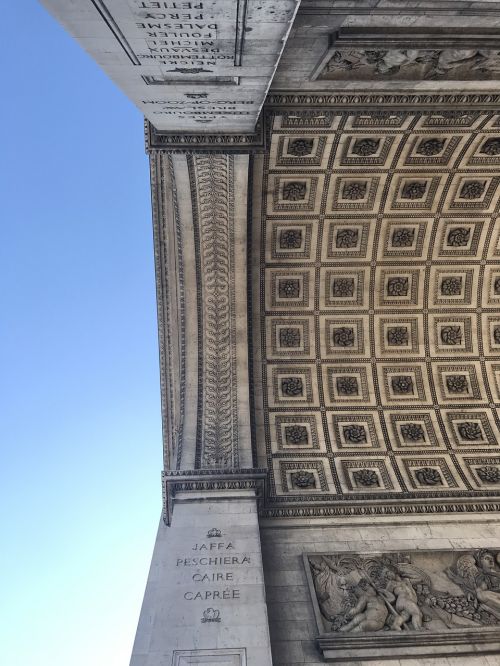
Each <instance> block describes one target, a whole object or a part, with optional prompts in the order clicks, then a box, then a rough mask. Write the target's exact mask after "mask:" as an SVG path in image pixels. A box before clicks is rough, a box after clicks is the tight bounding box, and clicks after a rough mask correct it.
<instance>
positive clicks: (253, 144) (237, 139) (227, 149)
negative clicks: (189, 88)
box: [144, 120, 265, 154]
mask: <svg viewBox="0 0 500 666" xmlns="http://www.w3.org/2000/svg"><path fill="white" fill-rule="evenodd" d="M144 134H145V142H146V152H147V153H149V154H151V153H153V152H155V151H166V152H169V153H180V154H200V153H222V154H228V153H238V154H246V153H253V152H262V151H264V150H265V134H264V127H263V124H262V122H261V121H260V120H259V121H258V122H257V125H256V127H255V132H253V133H252V134H224V133H220V134H219V133H210V134H207V133H201V132H200V133H199V134H193V133H191V132H185V133H183V132H175V133H173V132H161V131H159V130H157V129H156V128H155V127H154V126H153V125H152V124H151V123H150V122H149V121H148V120H146V121H145V123H144Z"/></svg>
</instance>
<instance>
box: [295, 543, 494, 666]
mask: <svg viewBox="0 0 500 666" xmlns="http://www.w3.org/2000/svg"><path fill="white" fill-rule="evenodd" d="M305 565H306V571H307V575H308V578H309V582H310V586H311V593H312V596H313V603H314V605H315V610H316V619H317V623H318V629H319V631H320V637H319V644H320V647H321V648H322V649H323V652H324V654H325V656H326V657H330V658H334V660H335V657H336V656H338V657H339V658H340V657H341V655H342V652H343V650H346V649H350V650H352V649H354V650H356V649H358V648H359V653H358V654H357V655H353V656H357V657H360V658H361V657H362V656H363V654H364V651H366V650H368V649H370V650H372V651H373V650H375V651H376V650H377V648H380V649H382V647H383V649H384V650H385V652H384V654H386V655H387V656H389V655H390V656H393V657H394V656H397V654H399V653H400V652H398V650H399V651H401V650H403V653H404V651H405V650H408V649H410V650H411V654H422V655H423V654H440V646H448V647H447V648H444V647H443V649H444V653H446V649H448V650H449V645H450V644H454V643H455V642H456V644H457V645H456V651H457V652H459V653H460V652H462V653H466V652H467V651H485V652H489V651H491V649H492V644H493V643H495V641H498V635H499V631H498V630H499V625H500V551H498V550H488V549H480V550H475V551H418V552H411V553H410V552H390V553H384V554H357V553H356V554H354V553H345V552H343V553H330V554H314V555H307V556H305ZM465 640H466V641H468V645H466V644H465ZM448 653H449V652H448ZM401 654H402V653H401Z"/></svg>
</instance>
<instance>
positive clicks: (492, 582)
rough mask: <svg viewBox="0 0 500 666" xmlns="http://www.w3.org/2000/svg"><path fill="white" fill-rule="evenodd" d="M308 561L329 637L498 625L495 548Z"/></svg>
mask: <svg viewBox="0 0 500 666" xmlns="http://www.w3.org/2000/svg"><path fill="white" fill-rule="evenodd" d="M429 469H430V468H429ZM308 562H309V566H310V570H311V574H312V580H313V583H314V592H315V594H316V598H317V600H318V605H319V608H320V611H321V615H322V617H323V618H324V627H325V630H326V631H327V632H334V633H339V634H342V633H354V632H363V633H368V634H370V633H378V632H395V633H396V632H397V633H399V632H425V633H426V634H428V635H429V634H431V633H432V632H438V633H440V634H442V633H446V631H447V630H449V629H455V630H456V629H457V628H461V627H462V628H474V627H476V628H478V627H488V626H495V625H499V624H500V566H499V565H500V552H499V551H496V550H495V551H492V550H487V549H484V550H476V551H472V552H470V551H466V552H461V553H460V552H459V553H457V552H456V551H444V552H443V551H436V552H435V553H434V554H433V557H431V558H430V557H429V553H421V552H418V551H417V552H414V553H386V554H380V555H371V554H365V555H359V554H355V553H349V554H346V553H337V554H332V555H316V554H314V555H309V556H308ZM339 639H340V636H339Z"/></svg>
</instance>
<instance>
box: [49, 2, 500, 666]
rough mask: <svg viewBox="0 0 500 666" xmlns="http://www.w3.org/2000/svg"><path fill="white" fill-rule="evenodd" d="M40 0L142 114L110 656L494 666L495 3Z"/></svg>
mask: <svg viewBox="0 0 500 666" xmlns="http://www.w3.org/2000/svg"><path fill="white" fill-rule="evenodd" d="M43 2H44V4H45V5H46V6H47V8H48V9H49V11H51V12H52V13H53V14H54V15H55V16H56V18H57V19H59V20H60V21H61V22H62V23H63V25H64V26H65V27H66V28H67V29H68V30H69V31H70V32H71V33H72V34H73V35H74V36H75V38H76V39H77V40H78V41H79V42H80V43H81V45H82V46H83V47H84V48H85V49H87V51H89V53H90V54H91V55H92V56H93V58H95V60H96V61H97V62H98V63H99V64H100V65H101V66H102V67H103V69H104V70H105V71H106V72H107V73H108V74H109V76H110V77H111V78H112V79H113V80H114V81H115V82H116V83H117V85H118V86H120V87H121V88H122V90H123V91H124V92H125V93H126V94H127V95H128V97H129V98H130V99H131V100H132V101H133V102H134V103H135V104H136V105H137V106H138V107H139V109H140V110H141V111H142V112H143V113H144V116H145V138H146V149H147V152H148V154H149V157H150V163H151V193H152V209H153V226H154V247H155V264H156V289H157V294H158V328H159V347H160V362H161V395H162V404H163V412H162V417H163V432H164V463H165V464H164V471H163V481H162V483H163V519H162V521H161V524H160V528H159V531H158V538H157V542H156V546H155V550H154V555H153V561H152V566H151V571H150V575H149V580H148V584H147V588H146V593H145V597H144V604H143V608H142V613H141V617H140V621H139V628H138V631H137V637H136V642H135V646H134V650H133V655H132V661H131V666H186V665H187V664H198V665H199V664H205V665H207V664H209V665H211V666H216V665H217V666H219V665H230V666H270V665H271V664H274V665H275V666H280V665H281V666H285V665H287V666H292V665H298V664H308V665H309V666H319V665H320V664H323V663H325V662H336V663H340V664H345V665H349V664H353V665H355V664H356V665H357V664H359V663H360V662H363V663H367V664H371V666H375V665H379V666H380V665H381V664H393V663H394V664H400V666H414V665H415V664H433V665H435V666H437V665H438V664H446V665H454V666H458V665H459V664H467V665H469V664H470V665H471V666H487V665H489V666H491V665H493V664H500V514H499V510H500V222H499V221H498V219H497V218H498V211H499V207H500V2H496V1H482V2H479V1H472V0H453V1H451V0H433V1H432V2H431V1H429V2H428V1H425V0H356V1H354V2H352V1H348V0H302V2H297V1H296V0H163V1H157V2H151V1H149V0H145V1H139V0H128V1H127V0H43ZM152 288H153V285H152Z"/></svg>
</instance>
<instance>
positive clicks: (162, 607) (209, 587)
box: [130, 491, 271, 666]
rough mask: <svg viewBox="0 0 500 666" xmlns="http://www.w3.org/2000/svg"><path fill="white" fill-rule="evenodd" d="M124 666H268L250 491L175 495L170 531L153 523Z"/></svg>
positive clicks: (266, 638) (264, 611)
mask: <svg viewBox="0 0 500 666" xmlns="http://www.w3.org/2000/svg"><path fill="white" fill-rule="evenodd" d="M183 499H184V500H188V501H186V502H185V503H184V502H183ZM189 653H190V654H189ZM190 657H191V658H192V660H190ZM176 659H177V661H176ZM130 663H131V666H171V665H172V664H173V665H174V666H176V665H177V664H178V665H179V666H181V665H184V664H192V663H194V664H208V665H209V666H215V665H216V664H217V665H219V664H229V665H230V666H271V657H270V647H269V632H268V624H267V611H266V602H265V590H264V579H263V570H262V561H261V550H260V538H259V527H258V519H257V508H256V501H255V495H254V493H253V492H245V491H239V492H233V493H227V492H226V493H216V492H213V493H208V494H207V493H204V494H198V496H193V495H189V497H184V498H183V497H182V496H179V497H178V500H177V505H176V508H175V512H174V515H173V520H172V524H171V526H170V527H166V526H165V525H164V524H163V522H161V523H160V527H159V530H158V536H157V540H156V546H155V551H154V554H153V561H152V564H151V570H150V574H149V578H148V583H147V586H146V593H145V597H144V603H143V607H142V612H141V618H140V622H139V627H138V630H137V637H136V641H135V645H134V649H133V654H132V660H131V662H130Z"/></svg>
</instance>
